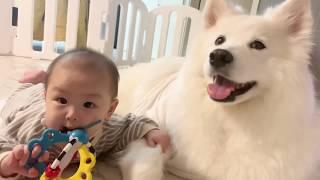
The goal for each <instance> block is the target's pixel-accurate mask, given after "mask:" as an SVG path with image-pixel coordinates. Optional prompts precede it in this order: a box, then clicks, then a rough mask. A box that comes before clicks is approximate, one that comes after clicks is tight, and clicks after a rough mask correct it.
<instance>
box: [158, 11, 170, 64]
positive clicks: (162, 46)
mask: <svg viewBox="0 0 320 180" xmlns="http://www.w3.org/2000/svg"><path fill="white" fill-rule="evenodd" d="M169 16H170V13H163V14H162V17H163V18H162V25H161V31H160V32H161V34H160V45H159V51H158V58H159V57H162V56H164V55H165V51H166V45H167V39H168V26H169Z"/></svg>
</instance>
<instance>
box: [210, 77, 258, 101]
mask: <svg viewBox="0 0 320 180" xmlns="http://www.w3.org/2000/svg"><path fill="white" fill-rule="evenodd" d="M256 84H257V82H256V81H248V82H245V83H237V82H234V81H232V80H229V79H227V78H225V77H223V76H221V75H214V76H213V83H211V84H209V85H208V87H207V91H208V94H209V96H210V98H211V99H212V100H214V101H217V102H232V101H234V100H235V99H236V96H240V95H243V94H245V93H247V92H248V91H249V90H250V89H252V88H253V87H254V86H255V85H256Z"/></svg>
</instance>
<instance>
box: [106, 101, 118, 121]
mask: <svg viewBox="0 0 320 180" xmlns="http://www.w3.org/2000/svg"><path fill="white" fill-rule="evenodd" d="M118 104H119V100H118V99H117V98H115V99H113V100H112V103H111V106H110V108H109V109H107V114H106V120H109V119H110V118H111V116H112V114H113V113H114V111H115V110H116V108H117V106H118Z"/></svg>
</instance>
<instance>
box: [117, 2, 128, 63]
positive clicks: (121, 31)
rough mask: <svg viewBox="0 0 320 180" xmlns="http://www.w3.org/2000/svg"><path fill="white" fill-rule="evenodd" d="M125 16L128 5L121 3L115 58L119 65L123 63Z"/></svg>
mask: <svg viewBox="0 0 320 180" xmlns="http://www.w3.org/2000/svg"><path fill="white" fill-rule="evenodd" d="M127 14H128V4H125V3H121V12H120V24H119V29H118V32H119V34H118V41H117V48H116V50H117V58H116V61H117V62H118V63H119V64H121V63H123V62H122V61H123V49H124V38H125V33H126V25H127Z"/></svg>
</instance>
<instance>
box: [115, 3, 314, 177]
mask: <svg viewBox="0 0 320 180" xmlns="http://www.w3.org/2000/svg"><path fill="white" fill-rule="evenodd" d="M311 34H312V17H311V12H310V2H309V0H287V1H285V2H284V3H282V4H281V5H279V6H277V7H276V8H274V9H269V10H268V11H267V12H266V13H265V14H264V15H262V16H248V15H244V14H242V13H239V12H237V11H236V10H234V9H233V8H232V7H231V6H229V5H228V4H227V3H226V2H225V1H223V0H207V4H206V6H205V10H204V28H203V30H202V32H201V33H199V34H198V36H197V37H193V38H195V39H196V40H195V44H194V46H193V48H192V49H191V50H190V52H189V55H188V56H187V58H186V59H184V60H183V61H184V62H183V63H180V62H177V63H175V62H176V61H174V58H167V59H169V60H159V61H158V62H155V63H150V64H147V65H138V66H136V67H134V68H131V69H128V70H124V71H122V72H121V73H122V74H121V78H122V79H121V84H120V97H119V98H120V101H121V103H120V107H119V110H118V113H124V112H128V111H135V112H136V113H138V114H147V115H148V116H150V117H151V118H153V119H155V120H156V121H158V122H159V124H160V125H161V127H162V128H163V129H166V130H168V132H169V133H170V135H171V136H172V139H173V147H174V151H175V153H173V154H169V156H172V158H171V159H169V158H168V157H167V155H168V154H166V155H162V154H161V152H160V150H159V148H155V149H154V148H149V147H147V146H146V145H145V144H144V143H143V142H142V141H140V142H135V143H133V144H132V145H131V146H130V148H129V151H128V152H127V155H126V156H125V157H124V158H123V159H122V161H121V167H122V172H123V174H124V178H125V179H134V180H158V179H161V176H162V170H163V167H164V168H165V169H168V170H169V171H171V172H173V173H176V174H179V175H181V176H186V177H189V178H191V179H201V180H202V179H210V180H211V179H212V180H315V179H318V178H319V177H318V178H317V174H316V173H317V170H316V167H317V166H318V165H319V163H318V162H319V157H320V150H319V144H320V139H319V132H320V129H319V116H318V115H317V107H316V98H315V92H314V85H313V77H312V74H311V73H310V70H309V64H310V60H309V54H310V52H311V48H312V36H311ZM176 59H179V58H176ZM173 62H174V63H173ZM164 164H165V166H164Z"/></svg>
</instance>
